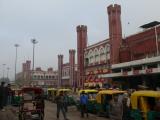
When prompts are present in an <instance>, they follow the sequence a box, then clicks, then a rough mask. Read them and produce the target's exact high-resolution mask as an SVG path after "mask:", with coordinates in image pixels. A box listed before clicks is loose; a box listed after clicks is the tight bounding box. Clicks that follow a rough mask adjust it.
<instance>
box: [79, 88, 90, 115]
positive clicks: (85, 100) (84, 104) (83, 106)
mask: <svg viewBox="0 0 160 120" xmlns="http://www.w3.org/2000/svg"><path fill="white" fill-rule="evenodd" d="M87 105H88V96H87V95H85V92H84V91H82V93H81V96H80V106H81V117H84V113H86V114H87V117H88V110H87Z"/></svg>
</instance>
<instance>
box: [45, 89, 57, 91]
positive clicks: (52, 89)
mask: <svg viewBox="0 0 160 120" xmlns="http://www.w3.org/2000/svg"><path fill="white" fill-rule="evenodd" d="M47 90H48V91H51V90H57V89H56V88H48V89H47Z"/></svg>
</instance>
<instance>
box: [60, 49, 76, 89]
mask: <svg viewBox="0 0 160 120" xmlns="http://www.w3.org/2000/svg"><path fill="white" fill-rule="evenodd" d="M76 86H77V65H76V64H75V50H73V49H71V50H69V63H63V55H58V87H72V88H76Z"/></svg>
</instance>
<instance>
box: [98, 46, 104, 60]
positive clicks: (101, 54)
mask: <svg viewBox="0 0 160 120" xmlns="http://www.w3.org/2000/svg"><path fill="white" fill-rule="evenodd" d="M99 51H100V61H104V60H105V59H106V58H105V49H104V47H101V48H100V50H99Z"/></svg>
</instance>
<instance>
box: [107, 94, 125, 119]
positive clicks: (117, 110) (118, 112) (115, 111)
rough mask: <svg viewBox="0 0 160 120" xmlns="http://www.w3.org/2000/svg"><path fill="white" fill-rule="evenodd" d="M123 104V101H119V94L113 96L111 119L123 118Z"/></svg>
mask: <svg viewBox="0 0 160 120" xmlns="http://www.w3.org/2000/svg"><path fill="white" fill-rule="evenodd" d="M122 115H123V106H122V102H119V101H118V96H117V95H115V96H114V97H113V101H112V102H111V104H110V111H109V117H110V119H111V120H122Z"/></svg>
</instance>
